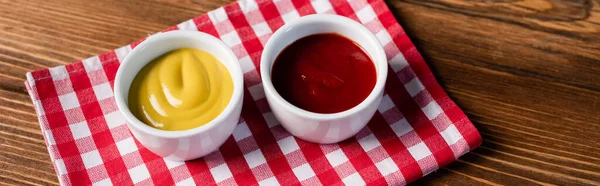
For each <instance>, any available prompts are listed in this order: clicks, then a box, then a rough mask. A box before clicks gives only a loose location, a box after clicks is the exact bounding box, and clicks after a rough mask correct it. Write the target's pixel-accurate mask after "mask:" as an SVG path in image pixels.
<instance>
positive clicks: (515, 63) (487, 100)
mask: <svg viewBox="0 0 600 186" xmlns="http://www.w3.org/2000/svg"><path fill="white" fill-rule="evenodd" d="M228 1H230V0H227V1H219V0H210V1H202V0H198V1H197V2H192V1H181V2H173V1H157V2H148V1H143V0H140V1H120V0H102V1H96V0H51V1H43V0H31V1H29V0H28V1H8V0H0V185H3V184H16V185H29V184H42V185H53V184H58V181H57V178H56V175H55V172H54V169H53V167H52V164H51V163H50V159H49V156H48V152H47V150H46V145H45V144H44V141H43V138H42V135H41V133H40V128H39V123H38V121H37V119H36V116H35V111H34V109H33V106H32V104H31V101H30V98H29V96H28V95H27V92H26V90H25V87H24V84H23V82H24V81H25V73H26V72H28V71H32V70H36V69H43V68H49V67H54V66H58V65H64V64H67V63H70V62H73V61H76V60H80V59H84V58H87V57H90V56H93V55H97V54H100V53H102V52H105V51H108V50H111V49H114V48H116V47H119V46H122V45H125V44H128V43H130V42H133V41H136V40H137V39H139V38H142V37H144V36H147V35H148V34H151V33H155V32H157V31H160V30H162V29H165V28H167V27H169V26H172V25H175V24H177V23H179V22H182V21H185V20H187V19H190V18H193V17H195V16H197V15H200V14H203V13H205V12H207V11H209V10H212V9H215V8H217V7H219V6H222V5H225V4H228V3H229V2H228ZM388 5H389V6H390V8H391V9H392V10H393V12H394V14H395V15H396V18H397V19H398V21H399V22H400V23H401V24H402V25H403V27H404V28H405V29H406V31H407V32H408V35H409V36H410V37H411V38H412V40H413V42H414V43H415V44H416V46H417V47H418V49H419V51H421V54H423V56H424V57H425V59H426V61H427V63H428V64H429V66H430V67H431V69H432V71H433V72H434V74H435V75H436V77H437V79H438V81H439V82H440V83H441V84H442V86H443V87H444V88H445V89H446V91H447V92H448V94H449V95H450V97H451V98H452V99H453V100H454V101H456V103H457V104H458V105H459V106H460V107H461V108H462V109H463V110H464V111H465V112H466V113H467V115H468V116H469V118H470V119H471V120H472V121H473V123H474V124H475V126H476V127H477V128H478V129H479V131H480V132H481V135H482V137H483V144H482V146H481V147H479V148H478V149H476V150H475V151H473V152H470V153H468V154H466V155H464V156H463V157H462V158H460V159H459V160H457V161H456V162H454V163H452V164H450V165H448V166H447V167H444V168H441V169H440V170H439V171H437V172H434V173H432V174H430V175H428V176H426V177H425V178H423V179H420V180H419V181H418V184H432V185H439V184H450V185H463V184H478V185H479V184H492V185H494V184H508V185H524V184H526V185H532V184H548V183H550V184H560V185H570V184H590V185H600V142H599V141H600V1H599V0H578V1H563V0H503V1H468V0H442V1H433V0H428V1H421V0H407V1H390V2H388Z"/></svg>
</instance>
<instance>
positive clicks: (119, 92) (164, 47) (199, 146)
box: [114, 31, 244, 161]
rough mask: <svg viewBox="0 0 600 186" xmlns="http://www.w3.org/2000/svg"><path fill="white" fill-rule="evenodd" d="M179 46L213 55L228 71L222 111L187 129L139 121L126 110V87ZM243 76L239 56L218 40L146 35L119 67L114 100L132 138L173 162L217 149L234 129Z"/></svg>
mask: <svg viewBox="0 0 600 186" xmlns="http://www.w3.org/2000/svg"><path fill="white" fill-rule="evenodd" d="M178 48H196V49H200V50H203V51H206V52H208V53H210V54H212V55H213V56H215V57H216V58H217V59H218V60H219V61H220V62H221V63H223V65H225V67H226V68H227V70H229V74H231V77H232V80H233V94H232V97H231V100H230V101H229V104H227V106H226V107H225V109H224V110H223V112H221V114H219V115H218V116H217V117H216V118H215V119H213V120H212V121H210V122H208V123H206V124H204V125H202V126H199V127H196V128H193V129H188V130H182V131H165V130H159V129H155V128H152V127H150V126H148V125H146V124H144V123H142V122H141V121H140V120H138V119H137V118H136V117H135V116H134V115H133V114H132V113H131V111H130V110H129V107H128V101H127V99H128V94H129V86H130V85H131V82H132V81H133V79H134V78H135V76H136V75H137V73H138V72H139V71H140V70H141V69H142V68H143V67H144V66H145V65H146V64H147V63H148V62H150V61H151V60H152V59H154V58H156V57H158V56H160V55H162V54H164V53H166V52H169V51H171V50H175V49H178ZM243 86H244V78H243V73H242V70H241V67H240V65H239V62H238V59H237V57H236V56H235V54H234V53H233V51H231V49H230V48H229V47H227V45H225V44H224V43H223V42H222V41H221V40H219V39H217V38H215V37H213V36H211V35H209V34H206V33H202V32H193V31H171V32H166V33H160V34H156V35H153V36H151V37H149V38H147V39H146V40H145V41H144V42H142V43H140V44H139V45H138V46H137V47H136V48H135V49H133V50H132V51H131V52H130V53H129V54H128V55H127V57H125V59H124V60H123V62H122V63H121V66H119V70H118V71H117V76H116V77H115V86H114V91H115V101H116V103H117V107H118V108H119V111H120V112H121V113H122V114H123V116H124V117H125V119H126V120H127V126H128V127H129V130H131V133H132V134H133V136H135V138H136V139H137V140H138V141H139V142H140V143H141V144H142V145H144V146H145V147H146V148H148V149H149V150H150V151H152V152H154V153H155V154H157V155H159V156H162V157H165V158H167V159H170V160H175V161H185V160H191V159H196V158H199V157H202V156H204V155H206V154H208V153H211V152H213V151H214V150H216V149H217V148H219V147H220V146H221V145H222V144H223V143H224V142H225V140H227V138H229V136H230V135H231V133H232V132H233V130H234V129H235V127H236V125H237V122H238V120H239V117H240V113H241V109H242V101H243V99H242V98H243V92H244V91H243V88H244V87H243Z"/></svg>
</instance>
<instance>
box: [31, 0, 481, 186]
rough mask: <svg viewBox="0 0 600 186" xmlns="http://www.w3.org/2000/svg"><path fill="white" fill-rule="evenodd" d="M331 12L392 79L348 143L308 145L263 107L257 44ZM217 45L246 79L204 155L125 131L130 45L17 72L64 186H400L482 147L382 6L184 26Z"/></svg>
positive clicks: (310, 9)
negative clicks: (226, 128)
mask: <svg viewBox="0 0 600 186" xmlns="http://www.w3.org/2000/svg"><path fill="white" fill-rule="evenodd" d="M315 13H330V14H339V15H343V16H347V17H350V18H352V19H354V20H357V21H360V22H361V23H363V24H364V25H366V26H367V27H368V28H369V29H370V30H371V31H372V32H373V33H375V35H376V36H377V38H378V39H379V40H380V41H381V43H382V44H383V46H384V48H385V52H386V54H387V57H388V59H389V64H390V71H389V72H390V73H389V76H388V80H387V85H386V88H385V95H384V97H383V101H382V103H381V105H380V106H379V112H377V113H375V116H374V117H373V119H372V120H371V122H370V123H369V124H368V126H367V127H365V128H364V129H363V130H362V131H361V132H360V133H359V134H358V135H356V137H355V138H352V139H349V140H346V141H343V142H341V143H338V144H331V145H318V144H313V143H308V142H305V141H302V140H299V139H297V138H294V137H292V136H290V134H289V133H288V132H286V131H285V130H284V128H283V127H282V126H281V125H279V123H278V122H277V120H276V119H275V118H274V116H273V114H272V113H271V112H270V108H269V107H268V105H267V102H266V100H265V96H264V93H263V88H262V84H261V81H260V78H259V72H258V70H257V69H259V68H258V65H259V61H260V60H259V58H260V55H261V51H262V49H263V46H264V45H265V43H266V42H267V40H268V39H269V37H270V35H271V34H272V33H273V32H274V31H275V30H277V28H279V27H280V26H282V25H283V24H284V23H286V22H290V21H293V20H295V19H298V18H299V17H300V16H303V15H308V14H315ZM176 29H185V30H197V31H201V32H206V33H209V34H212V35H214V36H217V37H220V38H221V39H222V40H223V41H224V42H225V43H226V44H227V45H229V46H230V47H231V48H232V49H233V51H234V52H235V54H236V55H237V56H238V57H239V61H240V63H241V66H242V68H243V70H244V72H245V74H244V78H245V83H246V84H245V86H246V89H245V96H244V98H245V99H244V108H243V110H242V118H243V119H241V121H240V123H239V125H238V126H237V128H236V129H235V131H234V133H233V136H232V137H230V138H229V139H228V140H227V142H225V144H224V145H223V146H222V147H221V148H220V149H219V151H217V152H214V153H212V154H210V155H208V156H206V157H204V158H201V159H198V160H194V161H188V162H185V163H181V162H172V161H167V160H164V159H162V158H160V157H158V156H156V155H154V154H153V153H151V152H150V151H148V150H147V149H146V148H144V147H143V146H142V145H141V144H140V143H138V142H137V141H136V140H135V139H134V138H133V137H132V135H131V134H130V133H129V130H128V128H127V126H126V125H125V119H124V118H123V116H121V114H120V113H119V112H118V110H117V107H116V105H115V101H114V97H113V92H112V90H113V89H112V87H113V80H114V78H115V72H116V71H117V68H118V67H119V62H120V61H122V60H123V57H124V56H125V55H127V53H128V52H129V51H130V50H131V48H133V47H135V46H136V44H137V43H139V42H136V43H134V44H131V45H127V46H124V47H121V48H119V49H116V50H114V51H110V52H108V53H105V54H102V55H99V56H95V57H91V58H88V59H85V60H83V61H80V62H76V63H72V64H69V65H66V66H59V67H54V68H50V69H44V70H39V71H35V72H31V73H28V74H27V82H26V83H25V84H26V86H27V89H28V91H29V94H30V95H31V99H32V101H33V103H34V105H35V108H36V111H37V115H38V118H39V122H40V125H41V129H42V133H43V135H44V138H45V141H46V143H47V145H48V151H49V153H50V156H51V159H52V162H53V164H54V166H55V169H56V173H57V174H58V177H59V180H60V183H61V184H63V185H88V184H94V185H110V184H111V183H112V184H116V185H131V184H139V185H152V184H154V185H173V184H176V185H193V184H198V185H209V184H210V185H214V184H216V185H235V184H240V185H256V184H260V185H277V184H281V185H292V184H294V185H296V184H298V183H300V184H302V185H319V184H323V185H332V184H335V185H339V184H347V185H362V184H369V185H384V184H390V185H400V184H406V183H409V182H411V181H414V180H416V179H418V178H420V177H423V176H424V175H426V174H428V173H430V172H432V171H434V170H436V169H438V168H439V167H441V166H444V165H446V164H448V163H450V162H452V161H453V160H455V159H456V158H458V157H459V156H461V155H463V154H465V153H466V152H467V151H469V150H472V149H473V148H475V147H477V146H478V145H479V144H480V143H481V137H480V136H479V133H478V132H477V130H476V129H475V128H474V127H473V125H472V124H471V122H470V121H469V120H468V119H467V117H466V116H465V114H464V113H463V112H462V111H461V110H460V109H459V108H458V107H457V106H456V105H455V104H454V102H452V100H450V99H449V98H448V96H447V95H446V93H445V92H444V90H443V89H442V88H441V87H440V86H439V85H438V83H437V82H436V81H435V79H434V77H433V75H432V74H431V71H430V70H429V68H428V67H427V65H426V64H425V62H424V61H423V59H422V58H421V56H420V55H419V53H418V52H417V50H416V49H415V47H414V46H413V44H412V43H411V41H410V40H409V38H408V37H407V36H406V34H405V33H404V31H403V30H402V28H401V27H400V25H399V24H398V23H397V22H396V20H395V19H394V16H393V15H392V13H391V12H390V11H389V9H388V8H387V6H386V4H385V3H384V2H383V1H381V0H372V1H370V2H367V1H365V0H348V1H345V0H332V1H327V0H315V1H308V0H297V1H293V2H292V1H291V0H280V1H276V2H274V1H270V0H260V1H259V2H255V1H252V0H244V1H240V2H237V3H233V4H230V5H227V6H225V7H222V8H219V9H216V10H214V11H211V12H209V13H208V14H207V15H202V16H200V17H197V18H194V19H192V20H189V21H186V22H183V23H181V24H179V25H177V26H174V27H171V28H169V29H168V30H176Z"/></svg>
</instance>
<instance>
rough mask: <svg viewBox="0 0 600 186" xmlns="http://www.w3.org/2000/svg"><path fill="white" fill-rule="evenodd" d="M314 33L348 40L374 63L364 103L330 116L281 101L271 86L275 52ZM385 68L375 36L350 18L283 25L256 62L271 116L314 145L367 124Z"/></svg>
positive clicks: (315, 18) (324, 17)
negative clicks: (373, 79)
mask: <svg viewBox="0 0 600 186" xmlns="http://www.w3.org/2000/svg"><path fill="white" fill-rule="evenodd" d="M318 33H338V34H340V35H343V36H345V37H346V38H349V39H350V40H352V41H354V42H355V43H357V44H358V45H360V46H361V47H362V48H363V49H364V50H365V52H366V53H367V54H368V55H369V56H370V57H371V60H372V61H373V63H374V64H375V69H376V71H377V82H376V84H375V87H374V88H373V90H372V92H371V93H370V94H369V96H367V98H366V99H365V100H363V101H362V102H361V103H360V104H358V105H357V106H355V107H353V108H351V109H349V110H346V111H343V112H338V113H332V114H320V113H314V112H309V111H306V110H303V109H300V108H298V107H296V106H294V105H292V104H291V103H289V102H288V101H286V100H285V99H283V97H281V95H279V93H277V91H276V90H275V88H274V87H273V83H272V82H271V70H272V67H273V62H274V61H275V59H276V58H277V56H278V55H279V53H280V52H281V51H282V50H283V49H284V48H285V47H286V46H288V45H290V44H291V43H292V42H294V41H296V40H298V39H300V38H303V37H306V36H309V35H313V34H318ZM331 50H335V48H332V49H331ZM387 69H388V64H387V59H386V55H385V52H384V50H383V47H382V46H381V44H380V43H379V40H377V38H376V37H375V35H373V34H372V33H371V32H370V31H369V30H368V29H367V28H366V27H364V26H363V25H361V24H360V23H358V22H356V21H354V20H352V19H349V18H346V17H342V16H337V15H329V14H316V15H309V16H305V17H302V18H300V19H298V20H296V21H294V22H292V23H289V24H285V25H283V26H282V27H281V28H279V30H277V31H276V32H275V33H274V34H273V35H272V36H271V38H270V39H269V41H267V44H266V45H265V48H264V50H263V53H262V57H261V61H260V74H261V77H262V82H263V87H264V90H265V95H266V98H267V102H268V103H269V106H270V107H271V110H272V111H273V113H274V115H275V117H276V118H277V120H279V121H280V122H281V124H282V125H283V127H284V128H285V129H286V130H288V131H289V132H290V133H291V134H292V135H294V136H296V137H298V138H300V139H303V140H306V141H310V142H314V143H336V142H339V141H342V140H345V139H347V138H349V137H352V136H354V135H355V134H356V133H358V132H359V131H360V130H361V129H362V128H363V127H364V126H365V125H366V124H367V123H368V122H369V120H370V119H371V117H373V114H374V113H375V111H376V110H377V107H379V103H380V102H381V97H382V95H383V87H384V85H385V81H386V77H387ZM357 75H360V74H357Z"/></svg>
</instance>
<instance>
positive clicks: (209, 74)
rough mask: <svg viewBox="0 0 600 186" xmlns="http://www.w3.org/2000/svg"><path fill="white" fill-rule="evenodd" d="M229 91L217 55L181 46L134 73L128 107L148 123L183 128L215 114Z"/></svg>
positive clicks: (227, 77)
mask: <svg viewBox="0 0 600 186" xmlns="http://www.w3.org/2000/svg"><path fill="white" fill-rule="evenodd" d="M232 93H233V81H232V79H231V76H230V74H229V71H227V69H226V68H225V66H224V65H223V64H222V63H221V62H219V60H218V59H216V58H215V57H214V56H212V55H211V54H209V53H207V52H204V51H201V50H198V49H193V48H182V49H177V50H173V51H170V52H168V53H166V54H164V55H162V56H160V57H158V58H156V59H154V60H152V61H151V62H150V63H148V64H147V65H146V66H145V67H144V68H142V70H141V71H140V72H139V73H138V74H137V75H136V76H135V79H134V80H133V82H132V83H131V87H130V89H129V109H130V110H131V113H133V115H135V116H136V117H137V118H138V119H139V120H140V121H142V122H144V123H146V124H147V125H149V126H151V127H154V128H157V129H162V130H170V131H173V130H186V129H191V128H195V127H198V126H201V125H203V124H206V123H208V122H209V121H211V120H213V119H214V118H216V117H217V115H219V114H220V113H221V112H222V111H223V110H224V109H225V107H226V106H227V104H228V103H229V100H230V99H231V95H232Z"/></svg>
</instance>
